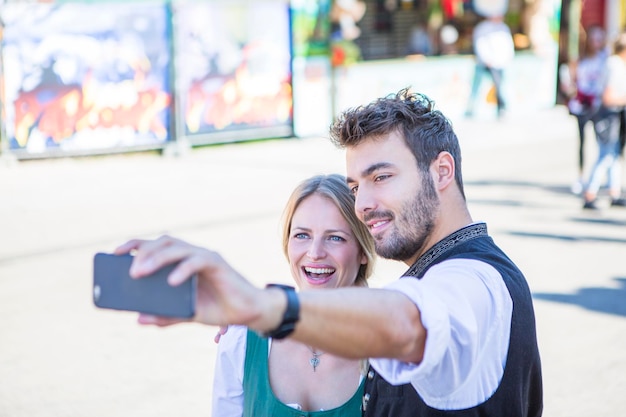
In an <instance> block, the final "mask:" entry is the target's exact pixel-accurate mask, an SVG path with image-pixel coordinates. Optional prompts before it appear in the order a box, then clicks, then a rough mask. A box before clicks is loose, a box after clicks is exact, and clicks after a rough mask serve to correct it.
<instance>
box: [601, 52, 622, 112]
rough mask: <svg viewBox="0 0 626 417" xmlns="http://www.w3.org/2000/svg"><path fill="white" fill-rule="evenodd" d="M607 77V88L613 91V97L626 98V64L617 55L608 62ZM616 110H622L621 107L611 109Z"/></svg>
mask: <svg viewBox="0 0 626 417" xmlns="http://www.w3.org/2000/svg"><path fill="white" fill-rule="evenodd" d="M606 67H607V75H606V77H607V78H606V83H605V85H606V88H610V89H611V90H612V91H613V95H615V96H619V97H625V96H626V62H624V60H623V59H622V58H620V57H619V56H617V55H611V56H610V57H608V58H607V60H606ZM611 108H612V109H614V110H621V108H622V107H621V106H618V107H611Z"/></svg>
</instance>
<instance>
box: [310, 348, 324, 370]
mask: <svg viewBox="0 0 626 417" xmlns="http://www.w3.org/2000/svg"><path fill="white" fill-rule="evenodd" d="M307 347H308V348H309V350H310V351H311V354H312V355H313V357H312V358H311V359H309V363H310V364H311V366H312V367H313V372H315V369H316V368H317V366H318V365H319V364H320V356H322V355H323V354H324V353H326V352H316V351H315V349H313V348H312V347H310V346H307Z"/></svg>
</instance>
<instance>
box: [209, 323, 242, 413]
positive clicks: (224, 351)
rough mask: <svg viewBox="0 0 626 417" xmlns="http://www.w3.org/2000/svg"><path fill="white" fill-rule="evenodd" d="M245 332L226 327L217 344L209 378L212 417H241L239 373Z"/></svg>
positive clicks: (235, 327) (239, 328)
mask: <svg viewBox="0 0 626 417" xmlns="http://www.w3.org/2000/svg"><path fill="white" fill-rule="evenodd" d="M247 331H248V329H247V328H246V327H244V326H229V327H228V331H227V332H226V334H224V335H223V336H222V337H221V338H220V341H219V344H218V347H217V357H216V361H215V373H214V376H213V397H212V398H213V399H212V410H213V411H212V414H211V415H212V416H213V417H241V416H242V415H243V372H244V364H245V359H246V342H247V337H246V336H247Z"/></svg>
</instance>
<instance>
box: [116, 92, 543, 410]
mask: <svg viewBox="0 0 626 417" xmlns="http://www.w3.org/2000/svg"><path fill="white" fill-rule="evenodd" d="M331 138H332V140H333V142H334V143H335V144H336V145H338V146H340V147H342V148H345V149H346V162H347V180H348V184H349V186H350V188H351V189H352V191H353V193H354V196H355V210H356V213H357V215H358V217H359V218H360V220H361V221H363V222H364V223H365V224H366V225H367V227H368V228H369V230H370V232H371V234H372V236H373V237H374V239H375V241H376V252H377V253H378V254H379V255H380V256H383V257H385V258H389V259H395V260H398V261H402V262H404V263H405V264H406V265H407V266H408V270H407V271H406V273H404V274H403V276H402V278H400V279H398V280H397V281H394V282H393V283H392V284H390V285H388V286H386V287H385V288H382V289H370V288H341V289H332V290H327V291H301V292H299V293H295V292H294V290H293V289H291V288H288V287H284V286H281V287H276V286H271V287H269V288H266V289H259V288H256V287H255V286H253V285H251V284H250V283H249V282H248V281H247V280H246V279H245V278H243V277H242V276H241V275H240V274H238V273H237V272H236V271H235V270H234V269H233V268H232V267H231V266H230V265H228V264H227V263H226V262H225V261H224V260H223V259H222V258H221V257H220V256H219V255H218V254H217V253H215V252H212V251H209V250H206V249H202V248H199V247H195V246H192V245H189V244H187V243H185V242H182V241H180V240H177V239H173V238H171V237H162V238H160V239H157V240H154V241H140V240H133V241H130V242H127V243H126V244H124V245H122V246H120V247H119V248H118V249H117V251H116V252H117V253H125V252H129V251H131V250H135V251H136V256H135V260H134V263H133V267H132V269H131V273H132V274H134V275H135V276H137V277H141V276H143V275H146V274H148V273H151V272H153V271H154V270H156V269H159V268H160V267H162V266H164V265H166V264H169V263H172V262H176V261H181V263H180V264H179V266H178V268H177V269H176V270H175V271H174V272H173V273H172V275H171V276H170V282H172V283H174V284H176V283H180V282H182V281H184V280H186V279H187V278H188V277H189V276H190V275H191V274H193V273H197V274H198V277H199V279H198V304H197V312H196V316H195V317H194V319H193V320H195V321H199V322H202V323H206V324H211V325H218V326H226V325H229V324H243V325H246V326H248V327H249V328H251V329H253V330H255V331H257V332H259V333H261V334H263V335H266V336H269V337H273V338H284V337H291V338H293V339H294V340H297V341H300V342H302V343H306V344H307V345H309V346H313V347H315V349H316V351H320V350H321V351H323V352H332V353H334V354H336V355H342V356H345V357H348V358H371V359H370V363H371V369H370V372H369V373H368V376H367V378H368V380H367V383H366V388H365V392H366V393H365V395H364V398H363V415H364V416H367V417H369V416H377V417H378V416H393V417H403V416H420V417H421V416H494V417H495V416H497V417H502V416H507V417H514V416H520V417H521V416H523V417H531V416H532V417H536V416H541V414H542V408H543V399H542V396H543V393H542V378H541V364H540V357H539V352H538V348H537V339H536V329H535V318H534V311H533V305H532V298H531V294H530V290H529V288H528V284H527V282H526V279H525V278H524V276H523V274H522V273H521V272H520V271H519V269H518V268H517V267H516V266H515V264H514V263H513V262H512V261H511V260H510V259H509V258H508V257H507V256H506V255H505V254H504V253H503V252H502V251H501V250H500V249H499V248H498V247H497V246H496V245H495V243H494V242H493V240H492V239H491V237H489V235H488V234H487V227H486V225H485V224H484V223H478V222H474V221H473V220H472V218H471V215H470V213H469V210H468V208H467V204H466V200H465V194H464V191H463V180H462V176H461V154H460V148H459V143H458V139H457V137H456V134H455V133H454V131H453V129H452V126H451V124H450V122H449V121H448V120H447V119H446V118H445V117H444V115H443V114H442V113H441V112H439V111H437V110H434V108H433V103H432V102H431V101H430V100H429V99H428V98H427V97H425V96H423V95H420V94H413V93H411V92H410V91H409V90H408V89H404V90H401V91H400V92H398V93H397V94H395V95H391V96H388V97H385V98H381V99H378V100H376V101H374V102H372V103H370V104H368V105H366V106H362V107H358V108H355V109H349V110H347V111H345V112H344V113H343V114H342V115H341V116H340V117H339V118H338V120H337V121H336V122H335V124H334V125H333V126H332V128H331ZM140 322H142V323H145V324H156V325H169V324H172V323H175V322H177V321H176V320H172V319H167V318H163V317H150V316H145V315H142V316H140Z"/></svg>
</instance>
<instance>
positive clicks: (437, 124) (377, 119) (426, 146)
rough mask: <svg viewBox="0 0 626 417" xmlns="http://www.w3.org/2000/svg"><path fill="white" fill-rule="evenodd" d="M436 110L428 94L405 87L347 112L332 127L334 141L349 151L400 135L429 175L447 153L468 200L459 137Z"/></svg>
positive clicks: (424, 172)
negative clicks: (367, 143)
mask: <svg viewBox="0 0 626 417" xmlns="http://www.w3.org/2000/svg"><path fill="white" fill-rule="evenodd" d="M434 107H435V103H434V102H433V101H432V100H431V99H429V98H428V97H427V96H425V95H424V94H420V93H412V92H411V91H410V89H409V88H403V89H402V90H400V91H399V92H398V93H396V94H390V95H388V96H386V97H383V98H379V99H377V100H375V101H373V102H371V103H369V104H367V105H364V106H359V107H355V108H351V109H347V110H346V111H344V112H343V113H342V114H341V115H340V116H339V117H338V118H337V120H336V121H335V122H334V123H333V124H332V126H331V127H330V140H331V141H332V142H333V143H334V144H335V145H336V146H337V147H339V148H349V147H352V146H356V145H358V144H359V143H361V142H362V141H363V140H365V139H376V138H377V137H381V136H383V135H387V134H389V133H392V132H394V131H395V132H398V133H399V134H400V135H401V136H402V137H403V138H404V141H405V142H406V144H407V146H408V147H409V149H411V152H412V153H413V156H414V157H415V160H416V161H417V167H418V169H419V170H420V172H422V173H423V174H425V175H427V174H428V170H429V168H430V164H431V163H432V161H434V160H435V159H436V158H437V155H439V153H440V152H442V151H447V152H449V153H450V154H451V155H452V157H453V158H454V164H455V174H454V175H455V180H456V183H457V185H458V187H459V190H460V191H461V194H462V195H463V198H465V193H464V191H463V177H462V175H461V149H460V147H459V141H458V138H457V136H456V134H455V133H454V130H453V129H452V124H451V123H450V121H449V120H448V119H447V118H446V117H445V116H444V115H443V113H441V112H440V111H439V110H435V109H434Z"/></svg>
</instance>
